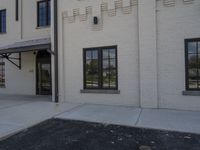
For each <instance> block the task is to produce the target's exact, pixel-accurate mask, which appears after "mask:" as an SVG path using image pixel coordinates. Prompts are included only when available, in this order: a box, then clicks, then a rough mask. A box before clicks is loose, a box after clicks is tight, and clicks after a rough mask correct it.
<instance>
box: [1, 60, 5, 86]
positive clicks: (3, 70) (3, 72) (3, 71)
mask: <svg viewBox="0 0 200 150" xmlns="http://www.w3.org/2000/svg"><path fill="white" fill-rule="evenodd" d="M4 86H5V63H4V62H3V61H2V60H1V61H0V87H4Z"/></svg>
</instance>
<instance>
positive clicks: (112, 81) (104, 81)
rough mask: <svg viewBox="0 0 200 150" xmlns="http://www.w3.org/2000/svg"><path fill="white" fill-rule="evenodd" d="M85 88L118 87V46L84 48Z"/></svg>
mask: <svg viewBox="0 0 200 150" xmlns="http://www.w3.org/2000/svg"><path fill="white" fill-rule="evenodd" d="M83 59H84V88H85V89H117V88H118V85H117V47H116V46H110V47H100V48H88V49H84V58H83Z"/></svg>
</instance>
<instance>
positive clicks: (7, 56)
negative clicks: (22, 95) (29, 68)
mask: <svg viewBox="0 0 200 150" xmlns="http://www.w3.org/2000/svg"><path fill="white" fill-rule="evenodd" d="M11 54H12V53H7V54H1V58H5V59H7V60H8V61H9V62H11V63H12V64H13V65H15V66H16V67H17V68H19V69H20V70H21V66H22V65H21V64H22V63H21V60H22V59H21V57H22V56H21V52H20V53H18V57H10V55H11ZM13 60H17V61H18V63H16V62H15V61H13Z"/></svg>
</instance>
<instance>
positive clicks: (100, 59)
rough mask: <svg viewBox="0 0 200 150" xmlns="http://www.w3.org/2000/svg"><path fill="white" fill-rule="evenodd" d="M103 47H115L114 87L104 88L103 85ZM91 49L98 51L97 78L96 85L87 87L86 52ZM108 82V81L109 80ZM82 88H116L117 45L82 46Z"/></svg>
mask: <svg viewBox="0 0 200 150" xmlns="http://www.w3.org/2000/svg"><path fill="white" fill-rule="evenodd" d="M103 49H115V65H116V68H115V71H116V81H115V82H116V87H115V88H112V87H109V88H105V87H103V56H102V55H103ZM91 50H97V51H98V67H99V68H98V69H99V70H98V71H99V79H98V87H97V88H94V87H91V88H90V87H87V86H86V52H87V51H91ZM109 82H110V81H109ZM83 88H84V89H86V90H118V49H117V45H114V46H103V47H92V48H83Z"/></svg>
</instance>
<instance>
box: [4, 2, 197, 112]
mask: <svg viewBox="0 0 200 150" xmlns="http://www.w3.org/2000/svg"><path fill="white" fill-rule="evenodd" d="M48 3H50V2H49V1H39V2H38V0H32V1H25V0H18V1H16V3H15V2H14V1H13V0H0V12H1V10H6V13H5V12H4V13H5V14H6V32H2V34H0V47H1V48H0V49H1V51H0V54H1V55H2V56H4V60H3V61H4V62H5V66H4V63H2V65H1V64H0V65H1V66H4V67H5V73H4V72H3V71H2V72H3V73H2V74H3V75H2V76H4V78H5V80H4V79H2V83H0V85H1V84H2V88H1V89H0V93H7V94H30V95H33V94H51V93H52V94H53V100H59V101H67V102H81V103H95V104H106V105H124V106H136V107H150V108H171V109H183V110H200V29H199V27H200V17H199V16H200V1H199V0H59V1H56V0H51V11H50V10H49V9H50V4H48ZM15 4H17V5H15ZM37 8H38V9H37ZM56 8H57V9H56ZM50 12H51V19H50V17H49V16H50V15H49V14H50ZM4 13H3V14H4ZM0 14H1V13H0ZM16 14H18V15H16ZM0 16H1V15H0ZM2 16H3V15H2ZM17 17H18V18H17ZM2 18H3V17H2ZM45 18H46V19H45ZM2 20H5V19H2ZM1 22H4V21H0V23H1ZM50 22H51V23H50ZM50 24H51V26H50ZM4 26H5V23H4V24H3V23H2V28H3V30H4V29H5V27H4ZM0 27H1V25H0ZM0 31H1V30H0ZM36 39H38V40H36ZM50 39H51V42H50V41H49V40H50ZM22 41H25V42H22ZM15 42H18V43H15ZM13 43H15V44H13ZM24 43H26V44H27V45H23V44H24ZM50 43H51V44H50ZM48 45H51V47H50V46H48ZM17 46H18V47H17ZM25 51H26V52H25ZM27 51H28V52H27ZM11 53H12V55H10V54H11ZM18 53H21V61H19V62H20V63H21V65H20V64H18V63H19V62H16V64H17V65H20V67H21V68H20V69H18V68H17V67H16V66H14V65H13V64H12V63H11V62H9V60H8V59H7V58H8V56H9V57H11V56H14V55H16V56H18ZM8 54H9V55H8ZM57 56H58V57H57ZM45 58H46V59H45ZM50 58H51V59H50ZM50 60H51V61H50ZM41 64H42V65H41ZM50 65H51V69H50ZM57 66H58V67H57ZM2 68H3V67H2ZM55 68H56V69H55ZM57 81H58V82H57ZM51 91H52V92H51ZM56 95H57V96H58V97H57V96H56ZM57 98H58V99H57Z"/></svg>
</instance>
